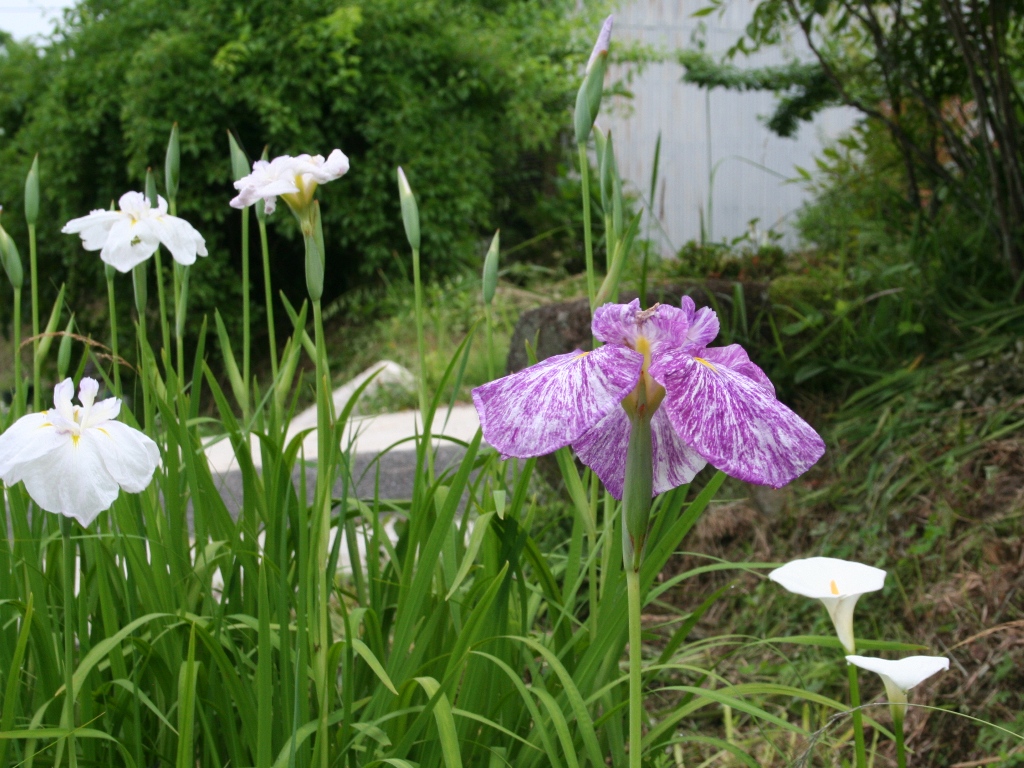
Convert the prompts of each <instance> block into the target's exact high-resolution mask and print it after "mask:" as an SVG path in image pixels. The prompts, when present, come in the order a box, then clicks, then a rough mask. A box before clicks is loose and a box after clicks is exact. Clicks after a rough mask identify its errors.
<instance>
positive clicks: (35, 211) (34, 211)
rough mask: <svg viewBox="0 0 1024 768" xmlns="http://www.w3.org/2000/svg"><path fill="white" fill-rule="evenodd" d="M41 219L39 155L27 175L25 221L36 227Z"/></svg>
mask: <svg viewBox="0 0 1024 768" xmlns="http://www.w3.org/2000/svg"><path fill="white" fill-rule="evenodd" d="M38 220H39V155H36V156H35V158H34V159H33V160H32V167H31V168H29V169H28V176H26V177H25V221H27V222H28V225H29V226H30V227H34V226H35V224H36V221H38Z"/></svg>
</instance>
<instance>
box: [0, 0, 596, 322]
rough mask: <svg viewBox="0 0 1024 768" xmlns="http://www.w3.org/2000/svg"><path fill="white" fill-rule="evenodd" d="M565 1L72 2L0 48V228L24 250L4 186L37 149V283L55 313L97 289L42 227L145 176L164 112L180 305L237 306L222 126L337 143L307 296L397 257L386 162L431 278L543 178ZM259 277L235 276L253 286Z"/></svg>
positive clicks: (570, 30) (556, 112)
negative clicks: (188, 286) (323, 284)
mask: <svg viewBox="0 0 1024 768" xmlns="http://www.w3.org/2000/svg"><path fill="white" fill-rule="evenodd" d="M573 7H574V2H572V0H462V1H461V2H460V1H459V0H374V1H373V2H368V3H364V4H358V3H350V4H343V5H338V4H337V3H335V2H330V1H329V0H255V1H254V2H246V3H241V2H228V1H227V0H193V1H192V2H183V1H182V0H170V1H168V0H159V2H157V1H156V0H120V1H117V0H86V2H83V3H81V4H80V5H79V6H77V7H76V8H75V9H74V10H73V11H70V12H69V14H68V16H67V17H66V19H65V23H64V24H63V27H62V31H61V32H60V33H59V34H58V35H56V36H55V37H54V39H53V41H52V42H51V44H50V45H49V46H47V47H46V48H44V49H42V50H41V51H38V52H37V51H36V50H35V49H34V48H33V47H32V46H30V45H27V44H19V43H14V42H12V41H11V40H9V39H7V40H4V39H0V82H3V83H4V84H5V87H4V88H3V89H2V90H0V204H3V205H4V206H5V208H6V213H5V216H4V225H5V227H7V229H8V231H10V232H11V233H12V235H13V236H14V237H15V238H17V239H18V241H19V242H20V243H25V236H24V226H23V221H22V216H21V197H22V191H21V189H22V183H23V180H24V174H25V172H26V171H27V169H28V166H29V164H30V162H31V157H32V155H33V154H34V153H35V152H36V151H38V152H39V153H40V162H41V176H42V182H43V197H44V200H43V216H44V218H45V221H44V222H41V224H40V271H41V274H42V275H43V276H44V280H45V281H46V282H47V283H49V284H50V287H51V290H55V286H57V285H58V284H59V283H60V282H61V281H64V280H66V281H68V282H69V284H70V285H69V288H70V295H71V296H72V297H73V300H75V301H76V304H79V305H80V304H81V303H82V302H81V299H82V298H83V297H86V296H89V295H92V293H94V292H95V294H96V295H103V294H102V292H101V291H102V289H101V285H102V283H101V280H102V269H101V267H102V265H101V263H100V261H99V259H97V258H90V257H87V256H86V255H85V254H84V252H83V251H82V250H81V247H80V245H79V242H78V238H72V237H68V236H64V235H60V234H58V230H59V228H60V226H61V225H62V224H63V222H65V221H67V220H68V219H70V218H73V217H75V216H81V215H84V214H85V213H87V212H88V211H89V210H91V209H94V208H98V207H106V206H108V205H109V203H110V201H111V200H115V199H117V197H118V196H119V195H120V194H122V193H123V192H124V191H126V190H128V189H141V188H142V185H143V179H144V177H145V173H146V168H147V166H152V167H153V169H154V171H155V172H156V173H157V176H158V178H159V177H160V176H161V175H162V168H163V153H164V148H165V146H166V142H167V136H168V132H169V130H170V127H171V124H172V122H174V121H177V122H178V123H179V124H180V127H181V150H182V162H181V166H182V170H181V190H180V192H179V208H178V213H179V215H181V216H183V217H185V218H187V219H188V220H189V221H191V222H192V223H193V224H194V225H195V226H196V227H197V228H199V229H200V231H201V232H202V233H203V234H204V235H205V236H206V238H207V241H208V244H209V246H210V254H211V257H210V259H208V260H205V261H204V262H203V263H202V264H201V265H200V267H199V270H198V271H197V272H196V274H195V275H194V278H193V282H192V285H193V289H192V299H191V301H192V302H193V304H192V306H193V307H194V309H195V310H196V311H205V310H207V309H208V308H209V307H211V306H213V305H219V306H221V307H222V311H224V308H225V307H226V308H229V311H231V310H232V309H234V308H235V307H237V306H238V302H237V300H236V298H237V295H238V294H239V293H240V289H239V284H238V271H239V267H238V264H239V256H240V232H239V230H240V226H239V214H238V212H237V211H234V210H232V209H231V208H229V207H228V205H227V202H228V200H229V199H230V198H231V197H232V195H233V194H234V190H233V189H232V186H231V181H232V179H231V170H230V162H229V159H228V151H227V150H228V144H227V135H226V132H227V131H228V130H231V131H234V132H235V133H236V134H237V135H238V137H239V139H240V141H241V143H242V145H243V147H244V148H245V149H246V151H247V152H248V153H249V155H250V156H253V157H256V156H258V155H259V154H260V153H261V152H262V150H263V147H264V146H265V145H269V148H270V153H271V155H278V154H284V153H288V154H297V153H299V152H311V153H317V152H319V153H322V154H324V155H326V154H327V153H328V152H329V151H330V150H331V149H333V148H334V147H340V148H341V149H342V150H343V151H344V152H345V153H346V154H348V155H349V157H350V158H351V161H352V170H351V171H350V172H349V174H348V175H347V176H346V177H345V178H344V179H342V180H340V181H337V182H334V183H332V184H330V185H327V186H325V187H323V188H322V191H321V199H322V203H323V210H324V224H325V230H326V237H327V247H328V260H329V266H328V275H327V279H328V285H327V293H326V296H327V297H330V296H334V295H338V294H340V293H342V292H344V291H345V290H348V289H350V288H352V287H355V286H358V285H365V284H366V283H367V282H368V281H372V280H373V279H375V275H376V273H377V272H378V271H379V270H385V271H387V270H394V269H397V268H398V266H397V262H396V259H395V254H399V255H402V254H404V253H405V250H406V247H405V245H404V238H403V236H402V231H401V224H400V218H399V215H398V198H397V194H396V185H395V176H394V174H395V166H396V165H398V164H401V165H403V166H404V168H405V170H406V172H407V174H408V176H409V179H410V181H411V183H412V184H413V186H414V188H415V190H416V192H417V194H418V196H419V201H420V209H421V215H422V218H423V221H424V247H423V258H424V263H425V264H426V266H427V268H428V269H430V270H433V271H434V272H435V273H436V274H442V273H445V272H449V271H452V270H453V269H456V268H458V267H459V266H460V265H462V264H464V263H465V262H466V260H468V259H470V258H472V257H473V255H474V254H475V253H476V251H477V250H478V245H479V242H480V238H481V236H482V235H483V234H484V233H485V232H489V231H492V230H493V229H494V228H495V227H498V226H501V225H502V224H503V219H507V220H509V221H510V222H522V221H524V220H525V221H528V220H530V219H531V217H530V215H528V214H524V211H523V208H524V206H527V207H528V206H531V205H533V204H534V201H535V200H536V198H537V195H538V194H539V193H540V190H541V189H542V188H543V186H544V184H545V173H544V170H543V169H544V168H548V169H550V168H552V167H555V164H554V163H552V162H550V161H544V160H543V158H544V157H545V156H550V155H551V154H552V153H553V152H555V153H557V147H558V137H559V133H560V131H561V130H563V128H564V127H565V126H566V125H567V124H568V123H569V113H568V111H567V110H568V107H569V106H570V104H571V101H572V98H573V96H574V93H575V87H576V83H577V77H578V72H579V69H580V62H581V61H582V60H583V59H584V58H585V56H586V55H587V52H588V50H589V46H590V44H591V41H590V37H592V35H591V34H590V33H591V32H592V30H590V29H589V26H587V25H588V23H589V21H591V19H589V18H584V17H582V16H579V15H576V14H574V13H572V9H573ZM538 158H540V160H538ZM160 186H161V189H162V183H161V185H160ZM548 186H549V187H550V181H548ZM271 222H272V223H271V227H270V229H271V236H272V238H273V240H272V252H273V254H274V270H275V284H276V285H277V286H278V287H281V288H284V289H285V290H286V291H289V292H291V293H293V294H295V295H297V296H300V297H301V294H302V286H303V282H302V270H301V269H298V268H294V267H295V265H297V264H301V259H302V243H301V238H299V237H297V233H296V230H295V226H294V223H293V221H292V220H291V218H290V217H289V216H288V214H287V211H284V210H282V211H279V212H278V213H276V214H274V216H273V217H272V220H271ZM527 234H532V233H524V236H525V235H527ZM22 250H23V251H27V248H26V247H25V246H24V245H23V247H22ZM259 279H260V278H259V271H258V270H256V269H254V280H255V281H257V282H256V284H255V286H254V287H255V288H256V289H257V290H256V291H254V297H255V296H260V295H261V291H259V290H258V288H259V285H260V283H259V282H258V281H259ZM125 285H126V287H125V290H126V291H127V290H128V288H127V280H126V281H125ZM75 297H77V300H76V299H75ZM2 303H3V304H6V302H2ZM124 303H125V304H127V303H128V302H127V301H126V302H124ZM77 308H78V309H79V310H80V311H81V307H80V306H79V307H77ZM0 311H2V310H0ZM98 311H99V312H102V309H98Z"/></svg>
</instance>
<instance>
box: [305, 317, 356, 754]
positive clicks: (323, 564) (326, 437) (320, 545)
mask: <svg viewBox="0 0 1024 768" xmlns="http://www.w3.org/2000/svg"><path fill="white" fill-rule="evenodd" d="M313 322H314V325H315V328H316V330H315V333H316V401H317V443H318V445H317V475H316V496H315V497H314V498H315V504H316V509H317V511H318V513H319V515H318V520H317V539H316V542H317V557H316V560H315V563H316V569H317V574H316V576H317V582H318V584H319V590H318V595H317V604H316V613H317V618H318V620H319V627H318V629H319V633H318V636H317V646H318V649H317V682H318V687H319V690H318V694H319V696H320V707H319V712H318V720H319V724H318V729H317V731H318V734H317V751H318V752H319V753H320V765H321V767H322V768H327V766H328V758H329V748H328V743H329V740H328V735H327V725H328V723H327V720H328V710H329V701H330V690H331V685H330V682H329V681H328V679H327V655H328V650H329V649H330V637H329V635H328V622H329V620H328V609H329V607H330V593H329V592H328V574H327V542H328V538H329V534H330V527H331V484H332V483H331V480H332V477H333V472H331V469H332V466H333V465H332V453H333V450H332V449H333V446H332V444H331V435H332V434H333V430H332V425H333V423H334V420H333V417H332V413H331V411H332V408H331V402H332V401H331V391H330V370H329V368H328V364H327V348H326V345H325V342H324V319H323V312H322V311H321V307H320V299H316V300H314V301H313ZM346 682H347V683H348V681H346Z"/></svg>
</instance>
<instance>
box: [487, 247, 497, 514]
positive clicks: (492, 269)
mask: <svg viewBox="0 0 1024 768" xmlns="http://www.w3.org/2000/svg"><path fill="white" fill-rule="evenodd" d="M500 242H501V230H500V229H499V230H498V231H496V232H495V233H494V237H493V238H492V240H491V247H490V248H488V249H487V256H485V257H484V277H483V283H484V304H490V303H491V302H492V301H493V300H494V292H495V290H497V288H498V249H499V245H500ZM499 517H500V515H499Z"/></svg>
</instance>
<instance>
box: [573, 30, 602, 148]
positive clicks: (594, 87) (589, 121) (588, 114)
mask: <svg viewBox="0 0 1024 768" xmlns="http://www.w3.org/2000/svg"><path fill="white" fill-rule="evenodd" d="M611 36H612V17H611V16H609V17H608V18H607V19H605V21H604V25H603V26H602V27H601V33H600V34H599V35H598V36H597V42H596V43H595V44H594V50H593V51H592V52H591V54H590V61H589V62H587V74H586V75H585V76H584V78H583V83H582V85H580V89H579V91H578V92H577V93H576V110H575V112H574V114H573V127H574V128H575V130H576V143H577V144H586V143H587V139H589V138H590V131H591V129H592V128H593V127H594V120H596V119H597V113H598V112H599V111H600V110H601V95H602V92H603V91H604V75H605V72H606V71H607V69H608V44H609V42H610V41H611Z"/></svg>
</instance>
